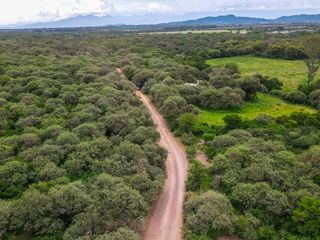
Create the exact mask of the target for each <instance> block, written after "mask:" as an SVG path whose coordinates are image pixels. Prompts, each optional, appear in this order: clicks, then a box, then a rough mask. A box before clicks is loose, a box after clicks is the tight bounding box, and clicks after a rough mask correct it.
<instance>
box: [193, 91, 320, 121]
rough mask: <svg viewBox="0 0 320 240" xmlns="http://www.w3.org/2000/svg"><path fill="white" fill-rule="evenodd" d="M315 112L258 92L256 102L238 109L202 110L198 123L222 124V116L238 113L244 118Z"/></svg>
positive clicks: (247, 103)
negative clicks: (260, 115)
mask: <svg viewBox="0 0 320 240" xmlns="http://www.w3.org/2000/svg"><path fill="white" fill-rule="evenodd" d="M301 111H302V112H316V110H315V109H313V108H310V107H307V106H302V105H295V104H290V103H286V102H284V101H283V100H281V99H279V98H277V97H273V96H270V95H266V94H259V95H258V100H257V101H256V102H246V103H245V104H244V105H243V107H242V108H241V109H239V110H224V111H215V110H214V111H206V110H202V111H201V113H200V115H199V117H198V122H199V123H208V124H209V125H223V124H224V122H223V120H222V119H223V117H225V116H226V115H230V114H238V115H239V116H241V117H242V118H244V119H248V120H250V119H255V118H256V117H257V116H258V115H259V114H267V115H270V116H273V117H278V116H282V115H290V114H291V113H293V112H301Z"/></svg>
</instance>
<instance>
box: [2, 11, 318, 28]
mask: <svg viewBox="0 0 320 240" xmlns="http://www.w3.org/2000/svg"><path fill="white" fill-rule="evenodd" d="M186 17H187V16H180V17H179V16H173V15H161V14H149V15H148V14H147V15H138V16H111V15H105V16H95V15H78V16H73V17H70V18H66V19H61V20H58V21H51V22H38V23H33V24H20V25H9V26H2V27H3V28H71V27H103V26H117V25H127V26H133V25H149V26H154V27H162V28H166V27H185V26H213V25H257V24H281V23H286V24H291V23H319V22H320V14H318V15H306V14H305V15H294V16H283V17H280V18H277V19H265V18H252V17H242V16H235V15H224V16H217V17H211V16H208V17H204V18H199V19H193V20H186V21H174V20H177V19H178V20H179V19H183V18H186ZM189 17H190V16H189ZM170 21H174V22H170Z"/></svg>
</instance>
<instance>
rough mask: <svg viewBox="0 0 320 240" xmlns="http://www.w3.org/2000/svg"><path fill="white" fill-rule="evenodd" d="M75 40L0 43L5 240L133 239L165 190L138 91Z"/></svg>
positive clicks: (1, 231) (154, 137) (0, 206)
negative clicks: (155, 200) (135, 91)
mask: <svg viewBox="0 0 320 240" xmlns="http://www.w3.org/2000/svg"><path fill="white" fill-rule="evenodd" d="M77 39H78V37H76V36H72V35H71V36H70V37H67V36H66V35H64V36H59V35H50V37H47V36H45V35H35V36H33V35H28V34H27V35H19V37H14V38H13V36H8V37H7V36H2V37H1V40H0V41H1V69H2V71H1V73H0V89H1V90H0V102H1V104H0V112H1V114H0V123H1V124H0V125H1V128H0V148H1V150H0V198H1V202H0V215H1V217H0V218H1V220H0V238H1V239H6V238H8V239H68V240H70V239H119V240H120V239H138V235H137V233H138V232H139V231H140V229H141V226H142V224H141V223H142V219H143V218H144V216H145V215H146V213H147V210H148V209H149V208H150V206H151V204H152V202H153V200H154V199H156V197H157V195H158V194H159V193H160V191H161V188H162V185H163V180H164V159H165V155H166V154H165V151H164V150H163V149H162V148H160V147H159V146H158V145H157V141H158V138H159V136H158V133H157V132H156V130H155V128H154V126H153V123H152V121H151V119H150V117H149V115H148V113H147V112H146V110H145V109H144V108H143V107H142V106H141V105H142V104H141V103H140V101H139V99H138V98H137V97H136V96H135V95H134V93H133V91H132V89H134V86H133V85H132V84H131V83H130V82H128V81H126V80H123V79H121V78H120V77H118V76H117V75H116V73H115V67H116V64H114V63H112V62H113V61H112V60H111V59H112V58H111V56H108V54H106V53H105V52H101V53H100V54H99V53H98V52H100V51H98V50H96V49H93V48H92V47H89V46H90V44H89V43H86V42H85V41H86V40H85V39H86V38H83V39H82V40H81V43H79V45H77V43H78V40H77ZM108 43H109V44H111V43H110V42H108V40H106V44H108ZM85 44H87V47H86V46H85ZM91 44H93V43H91ZM81 45H83V46H82V47H81ZM105 46H106V45H105ZM105 51H106V52H109V54H110V53H112V48H111V47H107V48H106V50H105ZM105 56H107V57H105Z"/></svg>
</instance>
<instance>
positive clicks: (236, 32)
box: [140, 29, 248, 34]
mask: <svg viewBox="0 0 320 240" xmlns="http://www.w3.org/2000/svg"><path fill="white" fill-rule="evenodd" d="M187 33H233V34H247V33H248V31H247V30H245V29H243V30H231V29H230V30H229V29H203V30H199V29H196V30H183V31H167V32H148V33H140V34H187Z"/></svg>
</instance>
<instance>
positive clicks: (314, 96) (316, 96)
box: [308, 90, 320, 109]
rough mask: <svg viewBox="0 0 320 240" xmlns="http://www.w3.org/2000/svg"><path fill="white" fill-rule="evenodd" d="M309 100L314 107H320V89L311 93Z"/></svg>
mask: <svg viewBox="0 0 320 240" xmlns="http://www.w3.org/2000/svg"><path fill="white" fill-rule="evenodd" d="M308 101H309V103H310V104H311V105H312V106H313V107H315V108H316V109H320V90H316V91H313V92H312V93H310V95H309V99H308Z"/></svg>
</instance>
